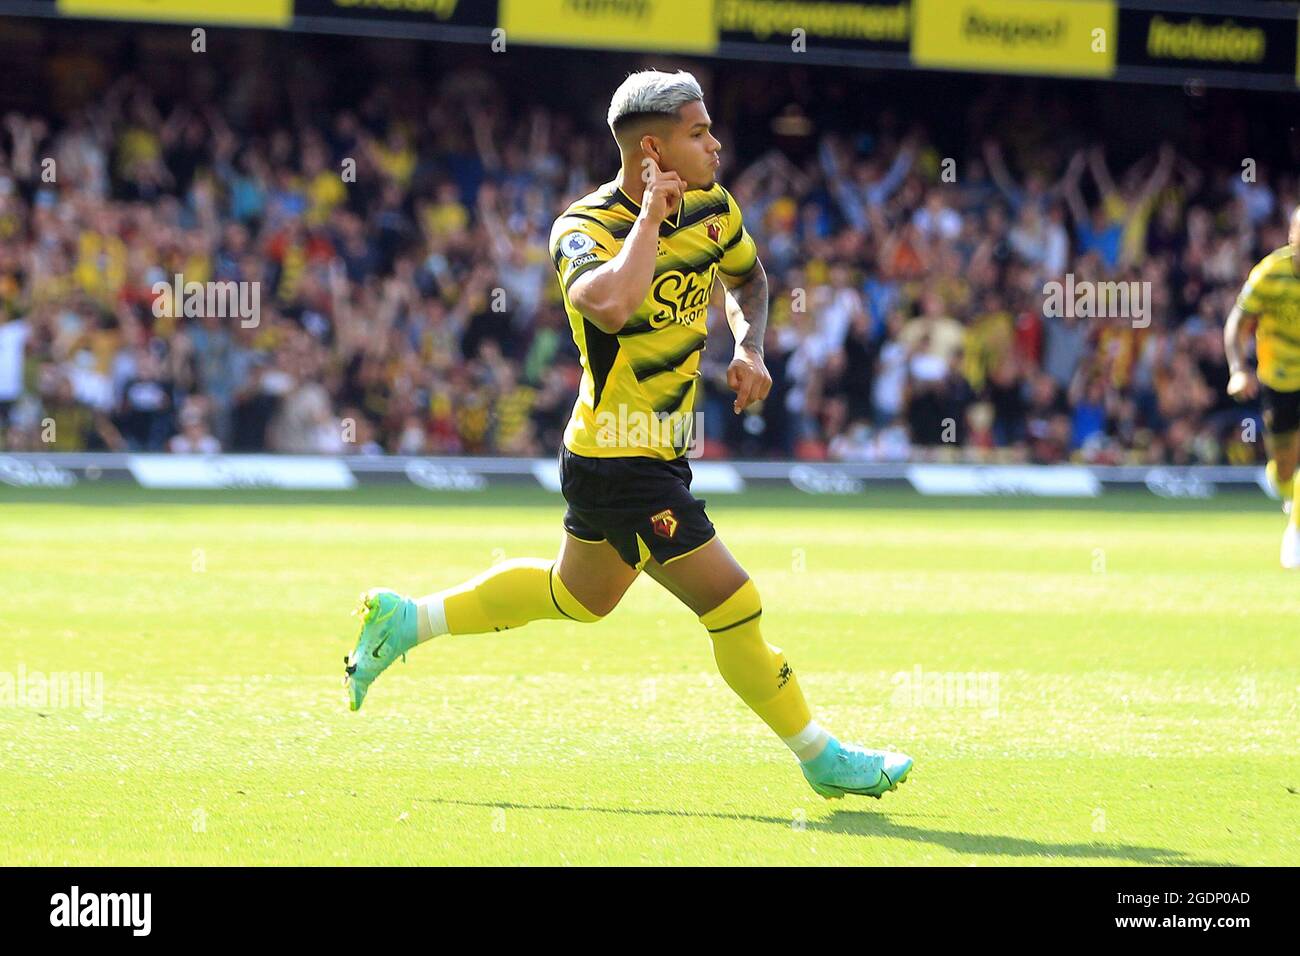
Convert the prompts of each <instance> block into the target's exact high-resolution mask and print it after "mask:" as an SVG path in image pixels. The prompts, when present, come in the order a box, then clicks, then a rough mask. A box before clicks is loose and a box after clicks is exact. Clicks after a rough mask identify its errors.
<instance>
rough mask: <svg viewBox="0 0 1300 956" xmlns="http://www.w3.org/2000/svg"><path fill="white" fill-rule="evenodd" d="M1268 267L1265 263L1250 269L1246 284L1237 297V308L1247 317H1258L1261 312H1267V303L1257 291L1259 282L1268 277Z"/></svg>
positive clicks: (1258, 290)
mask: <svg viewBox="0 0 1300 956" xmlns="http://www.w3.org/2000/svg"><path fill="white" fill-rule="evenodd" d="M1268 267H1269V263H1268V262H1267V261H1265V262H1260V263H1258V264H1257V265H1256V266H1255V268H1253V269H1251V270H1250V275H1249V276H1247V277H1246V284H1245V285H1243V286H1242V287H1241V292H1240V293H1239V294H1238V295H1237V308H1239V309H1240V310H1241V311H1242V312H1245V313H1247V314H1248V315H1259V314H1260V313H1261V312H1267V311H1268V302H1267V301H1266V299H1265V297H1264V294H1263V293H1262V292H1261V291H1260V289H1259V283H1260V280H1261V279H1262V278H1264V277H1265V276H1266V275H1268V271H1269V269H1268Z"/></svg>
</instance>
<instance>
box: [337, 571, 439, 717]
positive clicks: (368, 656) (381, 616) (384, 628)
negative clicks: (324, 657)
mask: <svg viewBox="0 0 1300 956" xmlns="http://www.w3.org/2000/svg"><path fill="white" fill-rule="evenodd" d="M353 613H354V614H356V615H357V616H358V617H360V618H361V633H360V634H358V635H357V646H356V648H355V649H354V650H353V651H352V654H351V655H350V656H349V657H345V658H343V663H344V664H345V665H346V666H347V676H346V677H344V678H343V686H344V687H346V688H347V691H348V707H349V709H351V710H360V709H361V702H362V701H363V700H365V699H366V691H368V690H369V689H370V682H371V681H373V680H374V679H375V678H376V677H378V676H379V675H380V674H382V673H383V672H384V670H385V669H386V668H387V667H388V665H389V664H391V663H393V661H395V660H397V659H398V658H399V657H400V658H402V660H406V652H407V651H409V650H410V649H411V648H413V647H414V646H415V644H416V640H417V638H418V637H419V626H418V625H417V624H416V615H417V614H419V613H420V609H419V608H418V607H416V606H415V602H414V601H412V600H411V599H410V598H406V597H403V596H402V595H400V594H398V593H397V592H396V591H390V590H388V589H387V588H372V589H371V590H369V591H367V592H366V593H365V594H363V595H361V604H360V606H359V607H358V608H357V609H356V610H355V611H353Z"/></svg>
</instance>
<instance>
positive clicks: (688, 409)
mask: <svg viewBox="0 0 1300 956" xmlns="http://www.w3.org/2000/svg"><path fill="white" fill-rule="evenodd" d="M640 211H641V207H640V206H639V205H637V204H636V203H635V202H633V201H632V200H631V199H630V198H629V197H628V195H627V194H626V193H625V192H623V190H622V189H620V188H619V187H618V185H617V183H616V182H608V183H606V184H605V185H603V186H601V187H600V188H598V189H597V190H596V191H595V192H593V193H590V194H589V195H586V196H583V197H582V198H581V199H579V200H578V201H577V202H575V203H573V204H572V205H571V206H569V208H568V209H566V210H565V211H564V213H563V214H562V215H561V216H560V217H559V218H558V219H557V220H555V225H554V226H553V227H552V228H551V256H552V258H553V259H554V261H555V269H556V272H557V274H558V276H559V280H560V287H561V289H562V290H563V292H564V308H565V311H567V312H568V315H569V327H570V328H571V330H572V332H573V341H574V342H575V343H576V344H577V346H578V351H579V352H580V353H581V355H582V382H581V384H580V386H579V389H578V399H577V401H576V402H575V403H574V406H573V416H572V417H571V418H570V420H569V425H568V428H566V429H565V432H564V444H565V446H566V447H567V448H568V449H569V450H570V451H572V452H573V453H574V454H577V455H586V456H588V457H591V458H626V457H635V456H639V457H650V458H662V459H667V460H671V459H674V458H678V457H680V456H681V455H682V454H683V453H684V452H685V450H686V446H687V444H689V442H690V422H691V421H692V412H693V410H694V406H695V392H696V382H697V381H698V380H699V365H700V353H701V352H702V351H703V350H704V341H705V334H706V322H707V318H708V307H709V299H710V297H711V296H712V293H713V286H714V283H715V282H716V280H717V278H718V273H719V272H722V273H726V274H727V275H729V276H743V275H746V274H747V273H748V272H749V271H750V270H751V269H753V268H754V264H755V263H756V262H757V261H758V253H757V250H756V249H755V247H754V240H753V239H751V238H750V236H749V233H748V232H746V230H745V226H744V223H743V222H742V221H741V216H740V207H739V206H737V205H736V201H735V199H733V198H732V197H731V194H730V193H729V192H727V190H725V189H723V188H722V186H720V185H718V184H716V183H715V184H714V185H713V186H712V187H711V188H709V189H698V190H691V191H689V192H687V193H686V194H685V196H683V199H682V202H681V203H680V204H679V205H678V207H677V210H676V212H675V213H674V215H672V216H670V217H669V218H668V219H665V220H664V221H663V222H662V223H660V225H659V249H658V258H657V259H656V261H655V272H654V279H653V280H652V281H651V283H650V290H649V292H648V293H647V294H646V298H645V301H644V302H642V303H641V305H640V307H639V308H637V310H636V311H635V312H634V313H633V314H632V316H631V317H630V318H629V319H628V321H627V324H626V325H625V326H623V328H622V330H621V331H619V332H618V333H616V334H611V333H609V332H605V331H602V330H601V329H600V327H599V326H597V325H596V324H595V323H593V322H591V321H590V320H588V319H587V318H585V317H584V316H583V315H582V314H581V313H580V312H579V311H578V310H577V309H575V308H574V307H573V303H572V302H570V301H569V288H570V287H571V286H572V285H573V282H574V280H575V279H577V278H578V276H580V275H582V274H583V273H584V272H587V271H588V270H590V269H595V268H596V267H597V266H599V265H600V264H601V263H603V262H608V261H609V260H610V259H613V258H614V257H615V256H616V255H618V252H619V249H620V248H622V245H623V241H624V240H625V239H626V238H627V235H628V233H629V232H631V231H632V226H633V224H634V223H635V222H636V218H637V216H638V215H639V214H640Z"/></svg>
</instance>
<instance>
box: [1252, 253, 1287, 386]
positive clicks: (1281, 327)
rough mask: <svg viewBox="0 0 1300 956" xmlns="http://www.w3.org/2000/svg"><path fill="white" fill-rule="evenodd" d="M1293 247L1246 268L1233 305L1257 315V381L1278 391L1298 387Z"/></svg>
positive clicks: (1269, 255)
mask: <svg viewBox="0 0 1300 956" xmlns="http://www.w3.org/2000/svg"><path fill="white" fill-rule="evenodd" d="M1294 252H1295V248H1294V247H1293V246H1283V247H1282V248H1281V249H1275V250H1274V251H1273V252H1270V253H1269V254H1268V255H1266V256H1265V257H1264V258H1263V259H1261V260H1259V263H1258V264H1257V265H1256V266H1255V268H1253V269H1251V270H1250V276H1249V277H1248V278H1247V279H1246V284H1245V285H1244V286H1242V287H1241V294H1240V295H1239V296H1237V308H1239V309H1241V311H1242V312H1245V313H1248V314H1250V315H1256V316H1258V317H1259V325H1258V326H1256V328H1255V354H1256V356H1257V357H1258V359H1259V370H1258V371H1259V380H1260V381H1261V382H1263V383H1264V384H1265V385H1267V386H1268V387H1269V388H1272V389H1276V390H1277V391H1279V392H1294V391H1296V390H1298V389H1300V275H1297V274H1296V270H1295V266H1294V265H1293V264H1292V261H1293V260H1292V254H1293V253H1294Z"/></svg>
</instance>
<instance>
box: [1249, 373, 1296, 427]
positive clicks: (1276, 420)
mask: <svg viewBox="0 0 1300 956" xmlns="http://www.w3.org/2000/svg"><path fill="white" fill-rule="evenodd" d="M1259 404H1260V408H1261V410H1262V411H1263V413H1264V430H1265V431H1266V432H1268V433H1269V434H1270V435H1289V434H1291V432H1293V431H1295V430H1296V429H1297V428H1300V391H1296V392H1279V391H1277V390H1276V389H1272V388H1269V387H1268V386H1267V385H1265V384H1264V383H1263V382H1260V383H1259Z"/></svg>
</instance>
